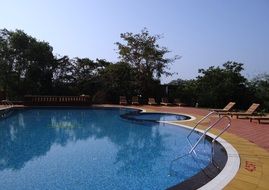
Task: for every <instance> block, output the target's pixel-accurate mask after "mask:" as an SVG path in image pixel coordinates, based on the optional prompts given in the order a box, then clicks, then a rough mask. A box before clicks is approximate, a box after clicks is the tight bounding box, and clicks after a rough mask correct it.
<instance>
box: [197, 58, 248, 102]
mask: <svg viewBox="0 0 269 190" xmlns="http://www.w3.org/2000/svg"><path fill="white" fill-rule="evenodd" d="M241 71H243V64H242V63H237V62H231V61H229V62H226V63H225V64H223V68H220V67H213V66H212V67H209V68H208V69H207V70H204V69H200V70H199V73H200V75H199V76H198V77H197V96H198V100H197V101H198V102H199V105H201V106H209V107H222V106H224V105H225V104H227V102H229V101H235V102H237V104H239V105H245V106H248V104H247V102H246V94H248V92H247V88H246V82H247V79H246V78H245V77H244V76H242V74H241ZM246 104H247V105H246Z"/></svg>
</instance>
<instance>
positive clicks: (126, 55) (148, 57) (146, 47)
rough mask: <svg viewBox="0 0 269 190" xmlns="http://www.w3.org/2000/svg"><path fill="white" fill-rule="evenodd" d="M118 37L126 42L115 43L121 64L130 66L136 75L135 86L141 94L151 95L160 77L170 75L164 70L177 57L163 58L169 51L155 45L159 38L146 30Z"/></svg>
mask: <svg viewBox="0 0 269 190" xmlns="http://www.w3.org/2000/svg"><path fill="white" fill-rule="evenodd" d="M120 36H121V38H122V39H123V40H124V41H125V42H126V43H124V44H123V43H120V42H117V43H116V45H117V46H118V50H119V51H118V53H119V58H120V60H121V62H125V63H128V64H130V65H131V67H132V68H133V69H134V70H135V72H136V73H137V74H136V76H137V85H138V86H139V88H140V90H141V94H143V95H145V96H150V95H153V91H154V87H155V86H156V85H155V84H156V83H158V82H159V79H160V77H161V75H163V74H165V75H171V73H169V72H167V71H166V69H168V66H169V64H170V63H172V62H173V61H175V60H176V59H178V57H177V56H175V57H174V58H165V55H166V54H167V53H169V51H168V49H167V48H166V47H160V46H159V45H158V44H157V41H158V40H159V39H160V36H159V35H156V36H151V35H150V34H149V32H148V31H147V29H143V30H142V31H141V33H139V34H133V33H130V32H127V33H123V34H121V35H120Z"/></svg>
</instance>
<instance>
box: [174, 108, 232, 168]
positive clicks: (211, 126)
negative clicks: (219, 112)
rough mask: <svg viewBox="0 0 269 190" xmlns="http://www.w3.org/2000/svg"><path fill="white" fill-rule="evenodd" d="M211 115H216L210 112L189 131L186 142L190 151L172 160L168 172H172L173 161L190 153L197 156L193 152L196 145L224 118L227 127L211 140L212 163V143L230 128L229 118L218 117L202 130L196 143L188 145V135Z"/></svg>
mask: <svg viewBox="0 0 269 190" xmlns="http://www.w3.org/2000/svg"><path fill="white" fill-rule="evenodd" d="M213 113H216V112H215V111H212V112H210V113H209V114H207V115H206V116H204V117H203V118H202V119H201V120H200V121H198V123H197V124H196V125H195V126H194V127H193V129H192V130H191V132H190V133H189V134H188V136H187V140H188V141H189V144H190V146H191V149H190V151H189V152H188V153H186V154H184V155H182V156H178V157H176V158H175V159H174V160H172V161H171V162H170V171H172V170H171V169H172V164H173V163H174V162H175V161H177V160H179V159H181V158H183V157H185V156H187V155H190V154H191V153H193V152H194V153H195V155H196V156H197V154H196V152H195V148H196V147H197V146H198V144H199V143H200V142H201V140H202V139H203V138H204V137H205V135H206V134H207V132H208V131H210V130H211V129H212V128H213V127H214V126H216V125H217V124H218V123H219V122H220V121H221V120H223V119H224V118H226V119H228V124H227V126H226V127H225V128H224V129H223V130H222V131H221V132H220V133H219V134H218V135H216V136H215V137H214V138H213V140H212V149H211V162H213V156H214V143H215V141H216V139H217V138H219V137H220V136H221V135H222V134H223V133H224V132H225V131H226V130H228V128H229V127H230V126H231V122H232V120H231V118H230V117H228V116H226V115H225V116H222V117H220V118H219V119H218V120H217V121H215V122H214V123H213V124H211V125H210V126H209V127H208V128H206V129H205V130H204V132H203V134H202V135H201V136H200V138H199V139H198V140H197V141H196V143H195V144H194V145H192V144H191V143H190V140H189V137H190V135H191V134H192V132H193V131H194V130H195V129H196V128H197V126H198V125H199V124H200V123H201V122H202V121H204V120H205V119H206V118H208V117H209V116H210V115H212V114H213Z"/></svg>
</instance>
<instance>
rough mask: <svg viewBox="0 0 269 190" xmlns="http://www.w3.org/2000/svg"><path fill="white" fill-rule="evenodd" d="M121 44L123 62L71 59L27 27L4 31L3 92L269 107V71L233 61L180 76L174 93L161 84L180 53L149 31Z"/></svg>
mask: <svg viewBox="0 0 269 190" xmlns="http://www.w3.org/2000/svg"><path fill="white" fill-rule="evenodd" d="M121 38H122V39H123V41H124V43H120V42H117V43H116V46H117V47H118V54H119V61H118V62H117V63H112V62H110V61H107V60H104V59H96V60H91V59H89V58H78V57H76V58H69V57H68V56H59V55H55V54H53V48H52V47H51V46H50V45H49V43H47V42H44V41H39V40H37V39H36V38H34V37H32V36H29V35H27V34H26V33H24V32H23V31H21V30H16V31H9V30H6V29H2V30H0V93H1V96H2V99H10V100H23V97H24V95H27V94H28V95H81V94H87V95H90V96H91V97H92V100H93V102H94V103H116V102H118V98H119V96H120V95H124V96H127V97H131V96H133V95H141V96H142V98H145V99H146V98H147V97H156V98H161V97H163V96H168V98H170V99H171V100H172V99H174V98H180V99H181V101H182V102H184V103H187V104H189V105H194V104H196V103H198V104H199V106H203V107H222V106H223V105H225V104H226V103H227V102H228V101H236V102H237V104H238V105H239V106H240V108H244V107H247V106H248V105H250V103H251V102H259V103H261V104H262V106H263V108H264V109H267V110H268V108H269V75H267V74H264V75H260V76H257V77H256V78H255V79H253V80H251V81H249V80H247V79H246V78H245V77H244V76H242V75H241V71H242V70H243V69H244V68H243V64H241V63H236V62H227V63H225V64H224V65H223V68H220V67H210V68H208V69H206V70H205V69H201V70H199V76H198V77H197V78H196V79H193V80H181V79H178V80H175V81H172V82H171V83H169V84H168V86H169V89H170V90H169V91H168V92H167V91H165V87H164V86H163V85H161V84H160V77H161V76H162V75H172V73H170V72H169V69H168V67H169V65H170V64H171V63H172V62H174V61H175V60H176V59H178V58H179V57H178V56H175V57H173V58H166V57H167V56H166V54H167V53H168V52H169V50H168V49H167V48H166V47H160V46H159V45H158V44H157V41H158V40H159V39H160V36H159V35H155V36H152V35H150V34H149V32H148V31H147V29H143V30H142V31H141V33H139V34H133V33H123V34H121Z"/></svg>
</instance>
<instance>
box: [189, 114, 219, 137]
mask: <svg viewBox="0 0 269 190" xmlns="http://www.w3.org/2000/svg"><path fill="white" fill-rule="evenodd" d="M214 113H216V112H215V111H211V112H209V113H208V114H207V115H206V116H204V117H203V118H202V119H200V120H199V121H198V122H197V123H196V125H195V126H194V127H193V128H192V130H191V131H190V133H189V134H188V136H187V138H189V137H190V135H191V134H192V132H193V131H194V130H195V129H196V128H197V127H198V125H200V123H201V122H203V121H204V120H205V119H207V118H208V117H209V116H210V115H212V114H214Z"/></svg>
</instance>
